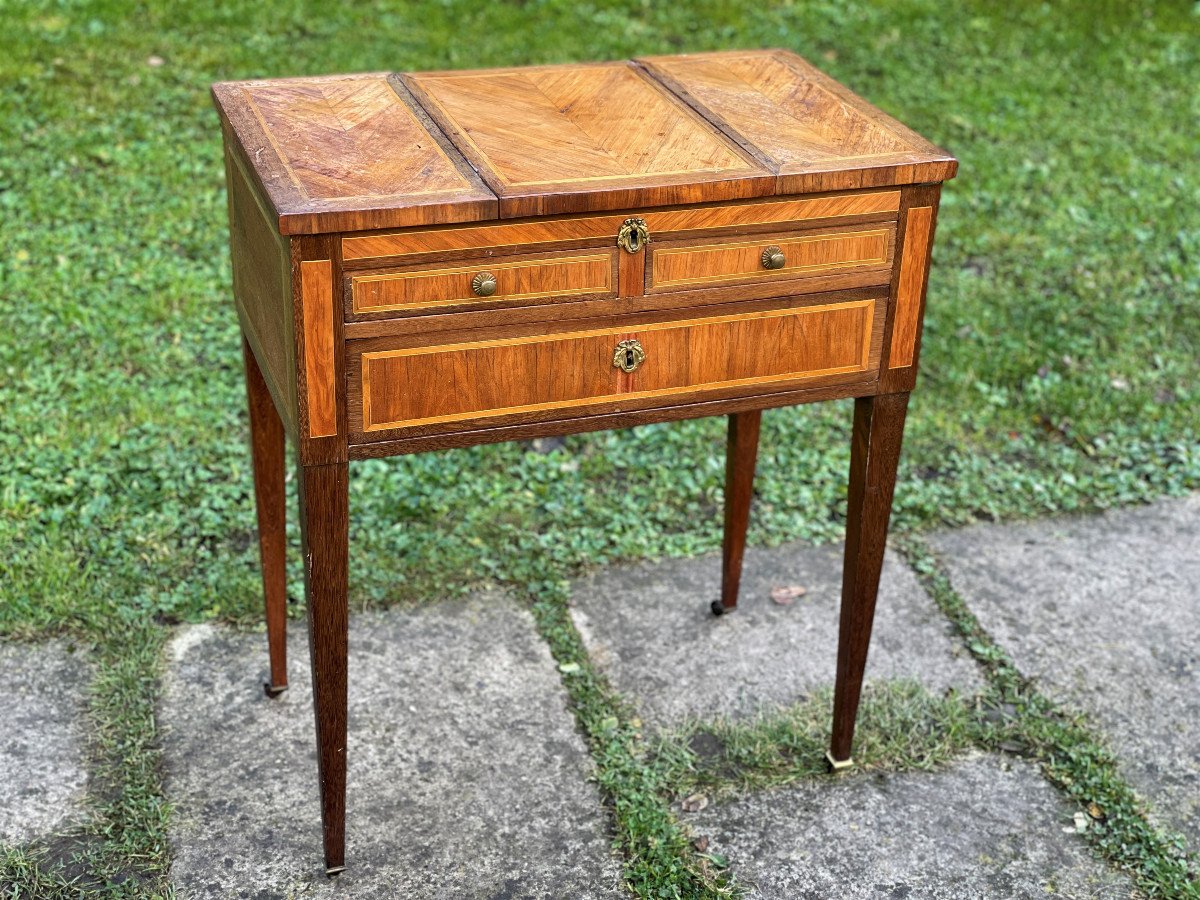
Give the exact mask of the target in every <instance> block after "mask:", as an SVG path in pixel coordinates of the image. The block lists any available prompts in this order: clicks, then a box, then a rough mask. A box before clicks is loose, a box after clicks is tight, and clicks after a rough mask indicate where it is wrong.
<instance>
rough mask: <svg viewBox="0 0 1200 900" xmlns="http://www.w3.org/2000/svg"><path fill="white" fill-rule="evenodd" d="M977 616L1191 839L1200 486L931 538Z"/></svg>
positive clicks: (1197, 809)
mask: <svg viewBox="0 0 1200 900" xmlns="http://www.w3.org/2000/svg"><path fill="white" fill-rule="evenodd" d="M932 543H933V546H934V548H935V550H936V552H937V554H938V556H939V557H940V558H941V560H942V561H943V563H944V564H945V565H946V567H947V568H948V570H949V573H950V578H951V581H952V583H953V585H954V587H955V588H956V590H957V591H958V592H959V594H960V595H961V596H962V597H963V599H964V600H965V601H966V603H967V605H968V606H969V607H970V608H971V610H972V611H973V612H974V613H975V614H976V615H977V616H978V617H979V620H980V622H981V623H982V624H983V627H984V628H986V629H987V630H988V632H989V633H991V634H992V635H993V637H995V639H996V640H997V641H998V642H999V643H1000V645H1001V646H1002V647H1004V648H1005V649H1006V650H1007V651H1008V652H1009V653H1011V654H1012V656H1013V658H1014V660H1015V661H1016V663H1017V665H1018V667H1019V668H1020V669H1021V671H1022V672H1024V673H1025V674H1026V675H1030V676H1034V677H1036V678H1037V679H1038V681H1039V682H1040V684H1041V685H1042V687H1043V689H1044V690H1045V691H1046V693H1047V694H1049V695H1050V696H1052V697H1053V698H1054V699H1056V700H1057V701H1060V702H1063V703H1066V704H1068V705H1070V706H1072V707H1074V708H1077V709H1082V710H1085V711H1086V712H1087V713H1089V714H1090V716H1091V717H1092V718H1093V720H1094V721H1095V722H1097V723H1098V724H1099V726H1100V727H1101V729H1102V730H1103V731H1104V733H1105V734H1106V735H1107V736H1108V738H1109V739H1110V740H1111V742H1112V744H1113V746H1114V748H1115V750H1116V751H1117V753H1118V755H1119V758H1120V764H1121V767H1122V770H1123V772H1124V774H1125V776H1126V777H1127V778H1128V779H1129V780H1130V782H1131V783H1132V784H1133V785H1134V786H1135V787H1136V788H1137V790H1138V791H1139V792H1141V793H1142V795H1143V796H1145V797H1147V798H1149V799H1150V800H1151V801H1152V803H1153V804H1154V807H1155V810H1156V813H1157V814H1158V815H1160V816H1162V818H1163V820H1165V822H1166V823H1167V824H1170V825H1172V826H1174V827H1175V828H1177V829H1179V830H1180V831H1182V832H1183V833H1184V834H1185V835H1186V836H1187V837H1188V840H1189V842H1190V843H1191V846H1192V848H1193V849H1200V495H1192V496H1190V497H1187V498H1183V499H1170V500H1163V501H1160V502H1158V503H1154V504H1152V505H1150V506H1144V507H1138V508H1132V509H1125V510H1120V511H1114V512H1108V513H1104V514H1103V515H1099V516H1092V517H1087V518H1082V517H1081V518H1069V519H1053V520H1043V521H1040V522H1033V523H1029V524H1021V525H1010V526H999V525H987V526H978V527H973V528H967V529H963V530H961V531H955V532H950V533H946V534H942V535H939V536H936V537H935V538H934V539H933V542H932Z"/></svg>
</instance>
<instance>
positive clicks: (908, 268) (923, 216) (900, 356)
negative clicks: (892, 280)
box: [888, 206, 933, 369]
mask: <svg viewBox="0 0 1200 900" xmlns="http://www.w3.org/2000/svg"><path fill="white" fill-rule="evenodd" d="M906 221H907V234H906V236H905V238H904V253H903V255H902V256H901V259H900V283H899V288H898V289H897V291H896V322H895V325H893V327H892V346H891V349H890V350H889V351H888V368H889V369H899V368H903V367H905V366H911V365H912V362H913V353H914V350H915V348H916V343H917V323H918V321H919V316H920V313H921V293H922V292H923V291H924V289H925V267H926V264H927V262H928V259H929V239H930V237H931V236H932V229H933V207H931V206H914V207H913V208H912V209H910V210H908V213H907V217H906Z"/></svg>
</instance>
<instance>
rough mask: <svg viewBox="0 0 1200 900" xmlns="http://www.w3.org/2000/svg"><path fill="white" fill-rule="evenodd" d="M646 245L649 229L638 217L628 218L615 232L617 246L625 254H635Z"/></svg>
mask: <svg viewBox="0 0 1200 900" xmlns="http://www.w3.org/2000/svg"><path fill="white" fill-rule="evenodd" d="M648 243H650V229H648V228H647V227H646V220H645V219H643V218H641V217H640V216H630V217H629V218H628V219H626V220H625V222H624V224H622V225H621V230H620V231H618V232H617V246H618V247H621V248H623V249H624V250H625V251H626V252H627V253H637V252H638V251H639V250H641V249H642V248H643V247H644V246H646V245H647V244H648Z"/></svg>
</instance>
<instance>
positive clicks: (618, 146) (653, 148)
mask: <svg viewBox="0 0 1200 900" xmlns="http://www.w3.org/2000/svg"><path fill="white" fill-rule="evenodd" d="M404 80H405V82H406V83H407V84H408V86H409V87H410V88H412V90H413V93H414V94H415V95H416V96H417V98H418V99H419V100H420V101H421V102H422V103H423V104H424V106H425V108H426V109H427V110H428V111H429V114H430V115H431V116H432V117H433V118H434V119H435V120H436V121H437V123H438V124H439V125H441V126H442V128H443V129H445V131H446V132H447V134H449V135H451V136H452V138H453V139H454V142H455V144H457V145H458V147H459V148H460V149H461V150H462V152H463V153H464V154H465V155H466V157H467V158H468V159H469V160H470V161H471V164H472V165H474V166H475V168H476V169H478V170H479V173H480V175H482V176H483V179H484V180H485V181H486V182H487V183H488V186H489V187H491V188H492V190H493V191H495V192H496V194H497V196H499V198H500V215H501V216H502V217H503V218H512V217H516V216H529V215H544V214H548V213H566V212H583V211H587V210H599V209H619V208H623V207H629V206H658V205H665V204H669V203H691V202H701V201H707V200H727V199H732V198H741V197H755V196H761V195H764V194H770V193H772V192H773V191H774V185H773V184H772V181H773V179H771V177H770V174H769V173H768V172H767V171H766V170H765V169H764V168H763V167H762V166H761V165H760V164H759V163H758V162H756V161H755V159H754V157H753V156H752V155H751V154H750V153H748V152H746V151H745V150H743V149H742V148H740V147H738V145H737V144H736V143H735V142H734V141H731V140H729V139H728V138H727V137H726V136H725V135H723V134H722V133H721V132H720V131H719V130H718V129H717V128H716V127H714V126H713V125H712V124H711V123H709V122H708V121H706V120H705V119H704V117H703V116H701V115H699V114H698V113H696V112H694V111H693V110H691V109H689V108H688V106H687V105H686V104H684V103H683V102H681V100H680V99H679V98H678V97H676V96H675V95H674V94H672V93H671V92H670V91H668V90H666V89H665V88H664V87H663V86H662V85H661V84H659V83H658V82H657V81H655V80H654V79H653V78H652V77H650V76H649V75H647V73H646V72H644V71H643V70H642V69H640V68H639V67H637V66H634V65H633V64H632V63H628V62H611V63H589V64H584V65H572V66H539V67H531V68H522V69H494V70H484V71H474V72H431V73H423V74H418V75H405V76H404Z"/></svg>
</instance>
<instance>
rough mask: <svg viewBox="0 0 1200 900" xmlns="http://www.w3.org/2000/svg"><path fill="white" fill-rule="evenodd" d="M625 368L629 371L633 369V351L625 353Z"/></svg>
mask: <svg viewBox="0 0 1200 900" xmlns="http://www.w3.org/2000/svg"><path fill="white" fill-rule="evenodd" d="M625 368H626V369H627V370H631V369H632V368H633V351H632V350H626V351H625Z"/></svg>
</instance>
